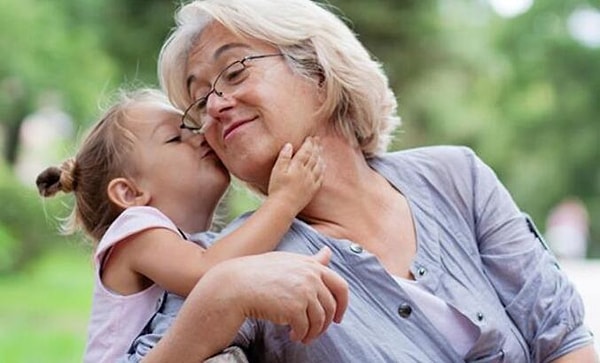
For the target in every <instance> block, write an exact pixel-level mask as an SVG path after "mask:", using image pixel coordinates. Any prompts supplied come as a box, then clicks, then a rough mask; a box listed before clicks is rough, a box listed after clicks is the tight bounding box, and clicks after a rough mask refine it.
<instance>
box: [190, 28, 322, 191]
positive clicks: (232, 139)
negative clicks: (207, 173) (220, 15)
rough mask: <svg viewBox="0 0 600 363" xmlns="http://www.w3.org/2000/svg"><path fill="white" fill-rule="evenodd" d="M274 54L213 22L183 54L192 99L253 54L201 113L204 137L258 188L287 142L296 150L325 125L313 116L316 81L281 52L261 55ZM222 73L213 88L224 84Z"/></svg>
mask: <svg viewBox="0 0 600 363" xmlns="http://www.w3.org/2000/svg"><path fill="white" fill-rule="evenodd" d="M277 53H279V51H278V49H276V48H274V47H273V46H270V45H268V44H265V43H263V42H260V41H257V40H254V39H247V38H240V37H238V36H236V35H234V34H232V33H231V32H230V31H228V30H227V29H225V28H224V27H223V26H222V25H220V24H218V23H212V24H210V25H209V26H208V27H207V28H206V29H205V30H204V31H203V32H202V35H201V36H200V38H199V41H198V42H197V44H196V45H195V46H194V47H193V48H192V51H191V52H190V55H189V58H188V69H187V74H188V77H187V84H188V91H189V93H190V95H191V96H192V98H193V99H198V98H201V97H203V96H205V95H206V94H207V93H208V92H209V91H210V90H211V88H212V86H213V83H214V82H215V79H216V78H217V76H218V75H219V74H221V72H222V71H223V70H224V69H225V68H227V67H228V66H230V65H231V64H233V63H234V62H236V61H240V60H242V59H244V57H250V58H252V59H249V60H248V61H247V62H244V66H245V67H246V70H245V72H247V73H246V74H245V75H244V76H243V82H237V79H236V78H231V79H233V80H232V81H231V82H230V83H231V84H233V85H232V86H231V87H225V88H224V89H225V91H223V92H222V94H220V95H219V94H216V92H213V93H212V94H211V95H210V96H209V97H208V99H207V102H206V107H205V111H204V117H205V120H208V124H209V125H210V126H208V127H207V128H206V134H205V135H206V139H207V140H208V142H209V143H210V145H211V146H212V148H213V149H214V150H215V152H216V153H217V155H218V156H219V158H220V159H221V160H222V161H223V163H224V164H225V165H226V166H227V169H229V171H231V173H232V174H234V175H236V176H237V177H239V178H240V179H241V180H243V181H245V182H247V183H249V184H251V185H253V186H255V187H257V188H258V189H259V190H261V191H263V192H265V191H266V189H267V185H268V181H269V176H270V173H271V168H272V166H273V163H274V161H275V159H276V157H277V154H278V152H279V150H280V149H281V147H282V146H283V145H284V144H285V143H286V142H291V143H292V145H293V146H294V149H297V148H299V147H300V145H301V143H302V141H303V140H304V139H305V138H306V137H307V136H312V135H318V134H319V132H320V128H322V127H324V125H325V122H320V120H317V119H316V117H315V112H316V111H317V109H318V108H319V106H320V104H321V102H320V94H321V92H320V91H319V89H318V86H317V84H316V82H315V81H313V80H310V79H307V78H306V77H303V76H301V75H298V74H296V73H294V72H293V71H292V70H291V68H290V67H289V66H288V64H287V63H286V58H285V56H268V57H263V56H265V55H271V54H277ZM256 56H259V57H256ZM225 75H228V73H227V72H225V73H222V74H221V76H220V77H221V78H219V83H217V87H219V84H221V82H226V81H225V80H222V77H224V76H225ZM231 76H232V77H233V76H235V74H233V75H231ZM216 91H219V89H217V90H216Z"/></svg>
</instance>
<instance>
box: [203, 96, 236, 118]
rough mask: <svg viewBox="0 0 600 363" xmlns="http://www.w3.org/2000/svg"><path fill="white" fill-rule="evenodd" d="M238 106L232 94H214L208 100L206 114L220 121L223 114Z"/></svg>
mask: <svg viewBox="0 0 600 363" xmlns="http://www.w3.org/2000/svg"><path fill="white" fill-rule="evenodd" d="M235 104H236V99H235V97H234V96H233V94H231V93H225V92H213V94H211V95H210V97H208V99H207V100H206V113H207V114H208V116H209V117H211V118H213V119H215V120H219V116H221V115H222V114H223V112H225V111H227V110H229V109H231V108H232V107H234V106H235Z"/></svg>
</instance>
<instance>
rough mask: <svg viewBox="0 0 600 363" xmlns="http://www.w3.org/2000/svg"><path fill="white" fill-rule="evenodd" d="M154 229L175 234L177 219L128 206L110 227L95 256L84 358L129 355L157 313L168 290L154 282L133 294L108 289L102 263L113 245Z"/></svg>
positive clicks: (110, 359)
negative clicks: (104, 282) (136, 338)
mask: <svg viewBox="0 0 600 363" xmlns="http://www.w3.org/2000/svg"><path fill="white" fill-rule="evenodd" d="M150 228H166V229H169V230H172V231H173V232H175V233H179V232H178V231H177V227H176V226H175V225H174V224H173V222H172V221H171V220H170V219H169V218H168V217H167V216H165V215H164V214H163V213H161V212H160V211H159V210H158V209H156V208H152V207H132V208H128V209H126V210H125V211H124V212H123V213H122V214H121V215H120V216H119V217H118V218H117V219H116V220H115V221H114V222H113V224H112V225H111V226H110V227H109V229H108V230H107V231H106V234H105V235H104V237H103V238H102V240H101V241H100V243H99V244H98V248H97V250H96V253H95V256H94V264H95V270H96V276H95V287H94V295H93V300H92V312H91V316H90V321H89V326H88V341H87V344H86V348H85V353H84V357H83V361H84V362H86V363H92V362H93V363H103V362H110V363H114V362H115V361H116V360H117V358H118V357H121V356H123V355H125V353H126V352H127V350H128V349H129V346H130V344H131V342H133V340H134V339H135V337H137V335H138V334H139V332H140V331H141V330H142V329H143V328H144V326H145V325H146V323H147V322H148V320H149V319H150V318H151V317H152V315H154V313H155V311H156V310H157V308H158V306H159V304H160V298H161V297H162V295H163V293H164V290H163V289H162V288H161V287H159V286H158V285H156V284H154V285H152V286H150V287H149V288H147V289H146V290H143V291H140V292H138V293H136V294H132V295H126V296H124V295H119V294H117V293H114V292H112V291H110V290H108V289H107V288H106V287H105V286H104V285H103V284H102V281H101V280H100V269H101V263H102V261H103V260H104V258H105V256H106V255H107V254H108V253H110V250H111V248H112V247H114V246H115V245H116V244H117V243H119V242H121V241H123V240H124V239H126V238H127V237H129V236H131V235H133V234H135V233H138V232H141V231H143V230H146V229H150Z"/></svg>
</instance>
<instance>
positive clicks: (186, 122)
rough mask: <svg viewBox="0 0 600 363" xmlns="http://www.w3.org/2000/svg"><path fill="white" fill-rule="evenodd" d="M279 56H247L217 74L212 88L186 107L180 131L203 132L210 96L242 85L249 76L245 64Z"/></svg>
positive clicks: (276, 54) (230, 90) (227, 91)
mask: <svg viewBox="0 0 600 363" xmlns="http://www.w3.org/2000/svg"><path fill="white" fill-rule="evenodd" d="M280 56H283V54H282V53H273V54H261V55H249V56H246V57H244V58H242V59H239V60H237V61H235V62H233V63H231V64H230V65H228V66H227V67H225V68H224V69H223V70H222V71H221V72H219V74H218V75H217V78H215V82H214V83H213V84H212V88H211V89H210V90H209V91H208V92H207V93H206V94H205V95H204V96H202V97H200V98H198V99H196V100H195V101H194V102H192V104H191V105H189V106H188V108H186V109H185V111H184V112H183V116H181V125H180V126H179V127H180V128H182V129H188V130H190V131H192V132H194V133H201V132H203V131H204V130H203V126H204V125H205V122H204V120H203V119H206V104H207V102H208V97H209V96H210V95H212V94H213V93H214V94H215V95H217V96H219V97H223V94H224V93H227V94H230V93H231V92H233V91H234V90H235V88H236V87H239V86H240V85H241V84H242V83H244V81H245V80H246V79H248V76H249V75H250V71H249V70H248V66H247V65H246V62H248V61H250V60H255V59H262V58H268V57H280Z"/></svg>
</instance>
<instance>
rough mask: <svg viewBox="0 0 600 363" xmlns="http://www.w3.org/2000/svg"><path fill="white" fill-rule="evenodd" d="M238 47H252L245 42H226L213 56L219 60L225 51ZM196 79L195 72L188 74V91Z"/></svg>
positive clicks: (214, 59) (215, 59)
mask: <svg viewBox="0 0 600 363" xmlns="http://www.w3.org/2000/svg"><path fill="white" fill-rule="evenodd" d="M236 48H245V49H250V46H249V45H248V44H245V43H227V44H224V45H222V46H220V47H219V48H217V50H216V51H215V52H214V53H213V56H212V59H213V61H217V60H218V59H219V58H220V57H221V56H222V55H223V53H226V52H228V51H230V50H232V49H236ZM194 81H196V76H195V75H194V74H190V75H189V76H188V78H187V79H186V88H187V91H188V93H189V92H190V91H191V86H192V83H193V82H194Z"/></svg>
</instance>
